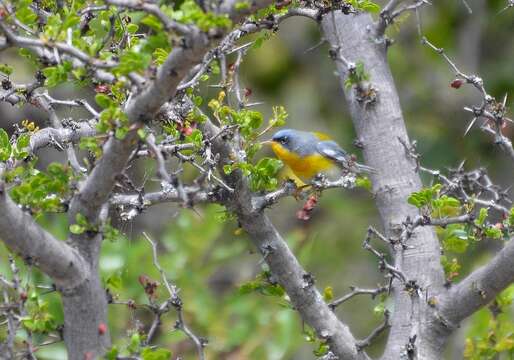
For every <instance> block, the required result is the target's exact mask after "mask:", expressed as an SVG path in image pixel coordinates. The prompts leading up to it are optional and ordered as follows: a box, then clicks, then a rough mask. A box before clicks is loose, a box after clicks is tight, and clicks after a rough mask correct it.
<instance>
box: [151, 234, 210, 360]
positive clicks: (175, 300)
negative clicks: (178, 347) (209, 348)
mask: <svg viewBox="0 0 514 360" xmlns="http://www.w3.org/2000/svg"><path fill="white" fill-rule="evenodd" d="M143 236H144V237H145V238H146V240H148V242H149V243H150V244H151V245H152V256H153V263H154V266H155V267H156V268H157V270H158V271H159V274H160V275H161V279H162V282H163V283H164V285H165V286H166V289H167V290H168V293H169V295H170V297H169V299H168V300H167V301H165V302H164V303H163V304H162V305H161V307H160V312H159V313H158V316H157V317H156V321H154V323H153V324H152V326H151V328H150V331H149V333H148V341H150V340H151V338H152V336H153V334H154V333H155V329H156V327H157V324H159V323H160V315H161V314H162V312H163V311H165V310H166V309H167V307H168V305H169V304H171V305H173V307H174V308H175V309H176V310H177V315H178V320H177V323H176V324H175V328H177V329H180V330H182V331H183V332H184V334H186V335H187V336H188V337H189V338H190V339H191V341H192V342H193V343H194V344H195V347H196V350H197V352H198V359H199V360H204V359H205V354H204V351H203V348H204V346H205V343H204V341H203V340H202V339H200V338H199V337H198V336H196V335H195V334H194V333H193V332H192V331H191V330H190V329H189V327H188V326H187V325H186V323H185V322H184V317H183V313H182V306H183V305H182V300H181V299H180V297H179V295H178V292H179V289H178V288H177V287H176V286H175V285H172V284H170V282H169V280H168V278H167V276H166V273H165V272H164V270H163V269H162V267H161V265H160V264H159V258H158V256H157V243H155V242H154V241H153V240H152V239H151V238H150V237H149V236H148V235H147V234H146V233H145V232H143ZM152 330H153V331H152Z"/></svg>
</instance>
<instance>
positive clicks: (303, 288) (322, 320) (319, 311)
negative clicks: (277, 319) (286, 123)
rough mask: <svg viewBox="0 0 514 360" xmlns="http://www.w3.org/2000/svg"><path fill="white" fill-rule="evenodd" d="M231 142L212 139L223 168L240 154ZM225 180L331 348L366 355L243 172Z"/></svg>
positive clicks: (208, 130) (246, 223)
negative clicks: (258, 205) (255, 201)
mask: <svg viewBox="0 0 514 360" xmlns="http://www.w3.org/2000/svg"><path fill="white" fill-rule="evenodd" d="M202 130H203V132H204V134H205V135H206V136H209V137H211V138H212V137H214V135H215V134H217V133H218V131H219V129H218V128H217V127H216V126H214V125H213V124H212V123H210V122H209V121H207V122H205V123H204V124H202ZM232 146H235V143H233V144H232V145H231V144H230V143H228V142H227V141H226V140H223V139H221V138H215V139H214V140H213V149H214V150H215V151H216V152H217V153H219V154H220V159H221V163H220V164H219V166H220V167H221V168H222V167H223V165H224V164H225V163H226V162H227V161H229V159H231V158H233V157H234V156H237V155H236V154H237V153H238V152H237V151H236V149H237V147H232ZM225 180H226V181H227V182H228V183H229V185H230V186H231V187H233V188H234V189H236V191H235V192H234V195H233V196H232V197H230V198H229V199H228V200H226V206H227V207H228V208H229V209H230V210H232V211H234V212H235V213H236V214H237V217H238V220H239V223H240V224H241V227H242V228H243V229H244V230H245V231H246V232H247V233H248V234H249V236H250V238H251V239H252V241H253V243H254V245H255V246H256V247H257V249H258V250H259V251H260V252H261V254H262V255H263V257H264V261H265V262H266V263H267V265H268V266H269V268H270V270H271V272H272V274H273V276H274V277H275V278H276V279H277V281H278V282H279V283H280V284H281V285H282V286H283V287H284V289H285V290H286V292H287V294H288V295H289V298H290V299H291V302H292V304H293V306H294V307H295V309H296V310H297V311H298V312H299V313H300V315H301V317H302V319H303V320H304V321H305V322H306V323H307V324H309V325H310V326H312V327H313V328H314V329H315V331H316V333H317V335H318V336H319V337H320V338H322V339H325V340H326V341H327V342H328V344H329V345H330V349H331V351H332V352H333V353H334V354H335V355H337V356H339V358H340V359H366V358H367V355H366V354H365V353H362V352H359V351H358V349H357V346H356V340H355V338H354V337H353V335H352V334H351V332H350V331H349V329H348V327H347V326H346V325H345V324H344V323H342V322H341V321H339V319H338V318H337V317H336V315H335V314H334V313H333V312H332V310H331V309H330V307H329V306H328V305H327V304H326V303H325V301H324V300H323V297H322V296H321V294H320V293H319V291H318V290H317V289H316V287H315V286H314V278H313V276H312V275H311V274H309V273H307V272H306V271H305V270H304V269H303V268H302V266H301V265H300V263H299V262H298V260H297V259H296V257H295V256H294V254H293V253H292V252H291V250H290V249H289V247H288V246H287V243H286V242H285V241H284V239H283V238H282V237H281V236H280V234H279V233H278V231H277V230H276V229H275V227H274V226H273V224H272V223H271V221H270V220H269V218H268V217H267V216H266V215H265V214H263V212H262V211H255V209H254V207H253V206H252V201H251V198H252V193H251V191H250V189H249V187H248V184H247V182H246V179H245V178H244V177H243V176H242V174H241V172H240V171H239V170H236V171H233V172H232V173H231V174H230V175H227V176H226V177H225Z"/></svg>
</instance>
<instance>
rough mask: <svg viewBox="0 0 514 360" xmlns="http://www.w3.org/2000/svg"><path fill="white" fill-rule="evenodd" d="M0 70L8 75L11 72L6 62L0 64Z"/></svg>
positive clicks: (10, 67) (11, 69)
mask: <svg viewBox="0 0 514 360" xmlns="http://www.w3.org/2000/svg"><path fill="white" fill-rule="evenodd" d="M0 72H2V73H4V74H5V75H7V76H9V75H11V74H12V72H13V68H12V66H9V65H7V64H0Z"/></svg>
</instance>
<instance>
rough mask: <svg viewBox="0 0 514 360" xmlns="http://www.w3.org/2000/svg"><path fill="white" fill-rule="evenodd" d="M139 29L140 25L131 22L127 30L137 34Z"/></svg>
mask: <svg viewBox="0 0 514 360" xmlns="http://www.w3.org/2000/svg"><path fill="white" fill-rule="evenodd" d="M138 29H139V26H138V25H137V24H134V23H130V24H128V25H127V32H128V33H129V34H135V33H136V32H137V30H138Z"/></svg>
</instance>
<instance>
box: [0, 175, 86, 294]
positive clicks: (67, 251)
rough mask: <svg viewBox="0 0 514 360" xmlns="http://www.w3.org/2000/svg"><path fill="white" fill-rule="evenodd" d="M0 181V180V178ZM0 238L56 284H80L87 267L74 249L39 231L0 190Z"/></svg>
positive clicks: (31, 220) (62, 285) (38, 227)
mask: <svg viewBox="0 0 514 360" xmlns="http://www.w3.org/2000/svg"><path fill="white" fill-rule="evenodd" d="M0 181H1V180H0ZM0 213H2V216H0V238H1V239H2V240H3V242H4V243H5V244H6V245H7V247H9V248H10V249H11V250H12V251H14V252H15V253H17V254H19V255H20V256H21V257H22V258H23V259H25V261H27V262H29V263H32V264H36V265H37V266H38V267H39V268H40V269H41V270H42V271H43V272H45V273H46V274H48V276H50V277H51V278H52V279H53V280H54V281H55V282H56V284H57V285H58V286H59V287H62V288H69V287H73V286H75V285H77V284H80V283H82V282H83V281H84V279H85V278H86V277H87V276H88V273H89V267H88V266H87V264H86V263H85V262H84V260H83V259H82V257H81V256H80V255H79V254H78V252H77V251H76V250H75V249H73V248H71V247H70V246H68V245H67V244H65V243H64V242H62V241H59V240H57V239H55V238H54V237H53V236H52V235H51V234H49V233H48V232H46V231H45V230H43V229H42V228H41V227H40V226H39V225H38V224H37V223H36V222H35V221H34V219H33V218H32V217H31V216H30V215H28V214H26V213H24V212H23V211H22V210H21V209H20V208H19V207H18V206H17V205H16V204H15V203H14V202H13V201H12V200H11V198H10V197H9V195H7V194H6V193H5V190H3V189H2V190H0Z"/></svg>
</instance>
